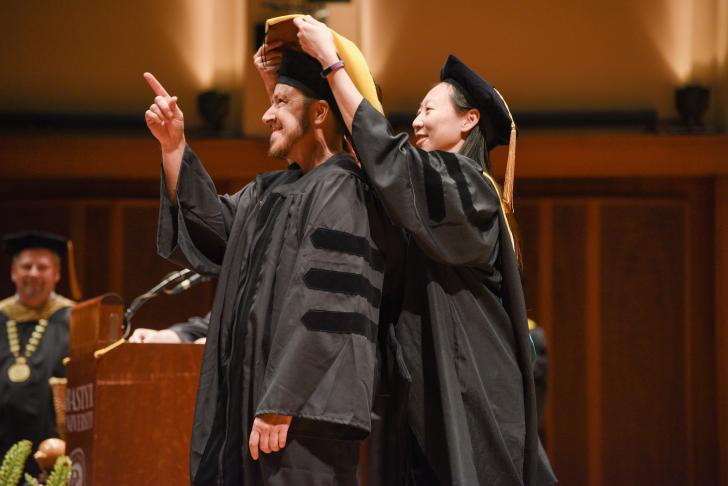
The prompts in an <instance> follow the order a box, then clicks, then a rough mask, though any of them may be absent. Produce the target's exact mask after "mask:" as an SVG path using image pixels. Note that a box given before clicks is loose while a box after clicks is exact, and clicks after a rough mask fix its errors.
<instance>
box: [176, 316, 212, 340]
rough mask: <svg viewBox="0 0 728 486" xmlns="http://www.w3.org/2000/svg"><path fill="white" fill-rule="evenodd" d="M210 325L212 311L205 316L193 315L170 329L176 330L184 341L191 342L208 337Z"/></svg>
mask: <svg viewBox="0 0 728 486" xmlns="http://www.w3.org/2000/svg"><path fill="white" fill-rule="evenodd" d="M209 326H210V313H209V312H208V313H207V314H206V315H205V317H199V316H192V317H190V318H189V320H188V321H187V322H180V323H178V324H174V325H172V326H170V328H169V329H170V330H171V331H173V332H175V333H176V334H177V335H178V336H179V338H180V339H181V340H182V342H183V343H191V342H193V341H195V340H197V339H200V338H203V337H207V331H208V328H209Z"/></svg>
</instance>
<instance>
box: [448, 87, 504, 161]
mask: <svg viewBox="0 0 728 486" xmlns="http://www.w3.org/2000/svg"><path fill="white" fill-rule="evenodd" d="M445 82H447V81H445ZM448 84H449V85H450V86H451V87H452V90H451V91H450V100H451V101H452V104H453V106H454V107H455V111H457V112H458V113H465V112H467V111H468V110H472V109H473V108H475V107H474V106H472V105H471V104H470V103H468V100H467V98H465V95H464V94H463V92H462V91H460V88H459V87H457V86H455V85H454V84H452V83H448ZM458 153H459V154H460V155H464V156H466V157H469V158H471V159H473V160H474V161H476V162H478V163H479V164H480V165H481V166H482V167H483V169H484V170H485V171H486V172H488V174H492V173H493V171H492V170H491V167H490V157H489V156H488V147H486V146H485V133H484V132H483V127H482V126H481V124H480V123H478V124H477V125H475V126H474V127H473V129H472V130H470V133H468V136H467V137H466V138H465V142H464V143H463V146H462V147H460V150H459V151H458Z"/></svg>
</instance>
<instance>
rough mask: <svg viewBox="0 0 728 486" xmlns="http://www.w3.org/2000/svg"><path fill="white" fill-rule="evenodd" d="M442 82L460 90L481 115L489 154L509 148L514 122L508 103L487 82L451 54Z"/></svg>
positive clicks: (444, 69)
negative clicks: (499, 148)
mask: <svg viewBox="0 0 728 486" xmlns="http://www.w3.org/2000/svg"><path fill="white" fill-rule="evenodd" d="M440 81H445V82H447V83H450V84H453V85H455V86H457V87H458V88H459V89H460V91H461V92H462V93H463V95H465V98H466V99H467V100H468V103H470V104H471V106H473V108H477V109H478V110H479V111H480V124H481V125H482V126H483V128H484V129H485V130H484V131H485V143H486V145H487V147H488V150H490V149H492V148H493V147H496V146H498V145H508V143H509V141H510V134H511V122H512V121H513V120H512V119H511V114H510V112H509V110H508V107H507V106H506V103H505V101H504V100H503V98H502V97H501V96H500V94H499V93H498V92H497V91H496V89H495V88H493V86H491V84H490V83H488V81H486V80H485V79H483V78H481V77H480V76H478V75H477V74H476V73H475V71H473V70H472V69H470V68H469V67H468V66H467V65H466V64H465V63H464V62H462V61H461V60H460V59H458V58H457V57H455V56H453V55H452V54H451V55H449V56H448V57H447V60H446V61H445V64H443V66H442V69H440Z"/></svg>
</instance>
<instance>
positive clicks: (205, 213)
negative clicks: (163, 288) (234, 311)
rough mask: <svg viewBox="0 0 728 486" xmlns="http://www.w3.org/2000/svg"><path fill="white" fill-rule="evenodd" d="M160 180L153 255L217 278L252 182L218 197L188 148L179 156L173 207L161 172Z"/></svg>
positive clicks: (252, 187)
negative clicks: (179, 164)
mask: <svg viewBox="0 0 728 486" xmlns="http://www.w3.org/2000/svg"><path fill="white" fill-rule="evenodd" d="M161 181H162V182H161V190H160V202H159V225H158V229H157V252H158V253H159V255H160V256H162V257H164V258H167V259H169V260H172V261H174V262H176V263H179V264H180V265H182V266H185V267H189V268H192V269H194V270H195V271H197V272H199V273H203V274H206V275H218V274H219V273H220V265H221V264H222V259H223V256H224V254H225V248H226V246H227V240H228V235H229V233H230V229H231V228H232V224H233V220H234V219H235V217H236V213H237V212H238V211H241V210H247V207H248V204H249V202H250V198H251V196H252V194H253V192H254V183H251V184H248V185H247V186H246V187H245V188H243V189H242V190H241V191H240V192H238V193H237V194H235V195H233V196H229V195H220V196H219V195H218V194H217V190H216V189H215V184H214V183H213V182H212V179H211V178H210V176H209V175H208V174H207V172H206V171H205V168H204V167H203V166H202V163H201V162H200V160H199V159H198V158H197V156H196V155H195V153H194V152H193V151H192V150H191V149H190V148H189V146H187V147H185V152H184V155H183V157H182V166H181V167H180V173H179V179H178V182H177V204H176V205H175V204H173V203H172V201H170V199H169V196H168V194H167V184H166V182H165V177H164V169H162V174H161Z"/></svg>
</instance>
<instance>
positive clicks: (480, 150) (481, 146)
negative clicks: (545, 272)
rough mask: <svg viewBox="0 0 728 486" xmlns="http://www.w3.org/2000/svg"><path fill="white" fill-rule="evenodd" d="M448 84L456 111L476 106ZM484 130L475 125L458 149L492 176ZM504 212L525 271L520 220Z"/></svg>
mask: <svg viewBox="0 0 728 486" xmlns="http://www.w3.org/2000/svg"><path fill="white" fill-rule="evenodd" d="M445 82H447V81H445ZM447 84H449V85H450V86H451V87H452V90H451V91H450V100H451V101H452V104H453V106H454V107H455V111H457V112H458V113H465V112H466V111H468V110H470V109H473V108H474V106H472V105H471V104H470V103H468V100H467V99H466V98H465V95H464V94H463V92H462V91H461V90H460V88H459V87H457V86H455V85H454V84H452V83H447ZM481 116H482V113H481ZM483 130H484V128H483V126H482V125H481V124H480V123H478V124H477V125H475V126H474V127H473V129H472V130H470V133H468V136H467V137H466V138H465V142H464V143H463V146H462V147H460V150H458V153H459V154H460V155H464V156H466V157H468V158H470V159H472V160H475V161H476V162H478V163H480V165H481V166H482V167H483V170H484V171H486V172H487V173H488V174H489V175H491V176H492V175H493V171H492V170H491V165H490V156H489V155H488V147H486V144H485V133H484V131H483ZM497 189H498V191H499V192H500V191H501V190H502V188H501V187H500V186H498V188H497ZM503 214H504V215H505V217H506V220H507V221H508V226H510V228H511V233H512V235H513V245H514V246H515V253H516V261H517V262H518V270H519V271H520V272H521V273H523V251H522V248H521V232H520V228H519V226H518V221H517V220H516V216H515V215H514V214H513V212H512V211H510V210H508V209H507V208H506V207H505V206H504V207H503Z"/></svg>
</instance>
